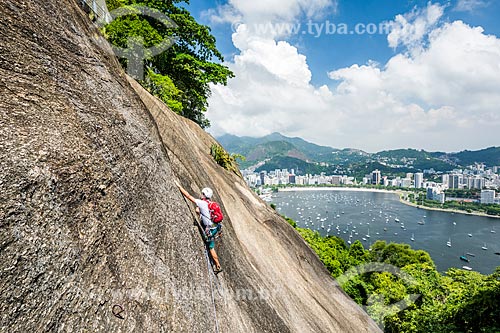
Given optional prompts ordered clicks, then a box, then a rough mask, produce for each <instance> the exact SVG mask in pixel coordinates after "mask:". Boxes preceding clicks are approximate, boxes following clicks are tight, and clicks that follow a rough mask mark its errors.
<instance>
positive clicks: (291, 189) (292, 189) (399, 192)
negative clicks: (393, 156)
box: [278, 186, 500, 219]
mask: <svg viewBox="0 0 500 333" xmlns="http://www.w3.org/2000/svg"><path fill="white" fill-rule="evenodd" d="M299 191H352V192H378V193H393V194H397V195H398V196H399V202H401V203H402V204H405V205H408V206H412V207H415V208H418V209H426V210H435V211H439V212H446V213H456V214H464V215H472V216H482V217H491V218H495V219H500V216H497V215H488V214H485V213H480V212H471V213H469V212H466V211H463V210H458V209H446V208H436V207H426V206H421V205H417V204H414V203H411V202H408V201H406V200H403V198H402V196H401V195H402V194H405V193H409V192H407V191H404V190H383V189H376V188H362V187H333V186H332V187H286V188H279V189H278V192H299Z"/></svg>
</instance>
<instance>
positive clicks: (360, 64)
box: [188, 0, 500, 152]
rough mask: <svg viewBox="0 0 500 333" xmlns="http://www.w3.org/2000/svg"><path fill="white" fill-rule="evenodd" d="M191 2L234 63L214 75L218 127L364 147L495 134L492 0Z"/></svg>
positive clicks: (499, 124)
mask: <svg viewBox="0 0 500 333" xmlns="http://www.w3.org/2000/svg"><path fill="white" fill-rule="evenodd" d="M188 9H189V10H190V11H191V13H192V14H193V15H194V16H195V17H196V18H197V20H198V21H199V22H201V23H203V24H207V25H209V26H210V27H211V28H212V32H213V34H214V35H215V37H216V38H217V45H218V48H219V50H220V51H221V52H222V53H223V54H224V57H225V62H226V65H228V66H229V67H230V68H231V69H232V70H233V71H234V73H235V75H236V78H234V79H232V80H230V82H229V84H228V86H227V87H221V86H214V87H213V96H212V97H211V99H210V100H209V102H210V108H209V111H208V113H207V116H208V118H209V119H210V120H211V122H212V128H211V129H210V130H209V131H210V132H211V133H212V134H213V135H215V136H217V135H221V134H223V133H231V134H235V135H248V136H262V135H266V134H269V133H271V132H275V131H278V132H280V133H282V134H285V135H289V136H300V137H302V138H304V139H306V140H309V141H312V142H315V143H318V144H323V145H328V146H332V147H336V148H346V147H350V148H359V149H363V150H366V151H371V152H373V151H380V150H384V149H395V148H417V149H426V150H440V151H460V150H463V149H481V148H486V147H489V146H500V136H499V135H498V134H497V133H499V132H500V108H499V107H498V105H500V39H499V36H500V24H499V23H497V20H498V15H499V14H500V2H498V1H493V0H488V1H483V0H455V1H420V0H418V1H412V0H408V1H401V0H378V1H361V0H359V1H358V0H254V1H248V0H230V1H213V0H209V1H192V3H191V4H190V5H189V6H188ZM327 27H328V29H329V30H327ZM370 29H371V30H370Z"/></svg>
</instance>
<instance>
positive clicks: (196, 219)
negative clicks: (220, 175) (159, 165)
mask: <svg viewBox="0 0 500 333" xmlns="http://www.w3.org/2000/svg"><path fill="white" fill-rule="evenodd" d="M182 198H184V201H185V202H186V204H187V205H189V202H188V201H187V199H186V198H185V197H184V196H183V195H182ZM190 211H191V215H193V216H194V218H195V221H196V223H197V224H198V227H199V228H201V232H204V229H203V228H202V227H201V225H200V222H199V221H198V218H197V217H196V215H195V214H194V213H193V211H192V210H191V209H190ZM203 242H205V240H203ZM205 259H206V261H207V270H208V272H207V273H208V275H209V276H210V293H211V295H212V305H213V308H214V319H215V332H217V333H219V321H218V320H217V309H216V307H215V298H214V288H213V285H212V279H213V278H215V277H212V274H215V273H214V271H213V269H212V265H211V264H210V258H209V257H208V250H207V247H206V245H205Z"/></svg>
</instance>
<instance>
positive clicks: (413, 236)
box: [410, 234, 415, 242]
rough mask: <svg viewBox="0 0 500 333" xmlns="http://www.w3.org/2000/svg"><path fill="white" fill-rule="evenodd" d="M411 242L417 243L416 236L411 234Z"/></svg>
mask: <svg viewBox="0 0 500 333" xmlns="http://www.w3.org/2000/svg"><path fill="white" fill-rule="evenodd" d="M410 240H411V241H412V242H414V241H415V234H411V238H410Z"/></svg>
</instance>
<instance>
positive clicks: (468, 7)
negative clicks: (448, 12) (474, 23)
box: [454, 0, 488, 12]
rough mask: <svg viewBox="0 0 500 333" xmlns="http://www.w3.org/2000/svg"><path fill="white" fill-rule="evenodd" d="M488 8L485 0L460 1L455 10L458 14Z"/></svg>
mask: <svg viewBox="0 0 500 333" xmlns="http://www.w3.org/2000/svg"><path fill="white" fill-rule="evenodd" d="M487 6H488V4H487V3H486V1H483V0H459V1H458V3H457V5H456V6H455V8H454V10H456V11H458V12H473V11H475V10H476V9H478V8H484V7H487Z"/></svg>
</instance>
